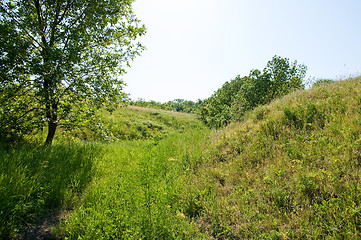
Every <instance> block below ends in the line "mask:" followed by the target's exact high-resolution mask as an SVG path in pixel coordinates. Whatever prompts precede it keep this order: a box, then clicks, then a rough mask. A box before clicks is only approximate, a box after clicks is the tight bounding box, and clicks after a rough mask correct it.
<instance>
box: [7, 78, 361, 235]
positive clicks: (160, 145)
mask: <svg viewBox="0 0 361 240" xmlns="http://www.w3.org/2000/svg"><path fill="white" fill-rule="evenodd" d="M360 96H361V79H360V78H356V79H350V80H346V81H341V82H335V83H327V84H323V85H322V84H321V85H319V86H317V87H315V88H312V89H309V90H305V91H298V92H294V93H292V94H290V95H288V96H286V97H284V98H282V99H278V100H275V101H274V102H272V103H271V104H270V105H267V106H260V107H258V108H256V109H255V110H254V111H251V112H248V113H247V114H246V116H245V117H244V120H243V121H242V122H239V123H233V124H231V125H229V126H228V127H227V128H224V129H221V130H217V131H212V130H210V129H207V128H204V127H203V126H202V125H201V124H200V123H199V122H198V121H197V119H196V118H195V116H193V115H177V114H172V113H168V112H162V111H159V112H158V111H156V112H153V111H149V110H144V109H143V110H142V109H123V111H124V112H116V113H113V114H112V115H104V119H103V121H104V122H105V123H107V124H108V126H111V127H112V128H114V129H115V130H114V133H112V134H113V135H112V137H113V138H114V140H112V141H103V140H102V141H100V142H98V143H90V142H86V141H83V142H79V140H77V141H69V142H66V141H65V140H66V136H61V135H59V136H58V140H56V144H55V145H54V146H53V147H52V148H44V147H33V148H19V149H14V148H6V147H3V148H1V149H0V156H1V158H2V159H1V162H0V170H1V172H0V188H1V194H0V203H1V204H0V212H1V218H0V221H1V223H0V228H1V229H0V230H1V234H2V235H1V237H3V238H16V237H19V236H20V237H21V236H22V235H21V234H22V231H24V230H27V229H29V228H30V229H31V226H34V225H35V224H36V222H37V219H41V217H44V216H46V214H47V212H48V211H50V210H54V209H57V210H58V211H57V212H58V213H59V214H58V215H57V217H58V218H59V223H58V224H57V225H56V226H53V234H55V236H57V237H60V238H64V239H111V238H113V239H361V235H360V231H361V206H360V203H361V194H360V191H361V184H360V168H361V97H360ZM119 111H121V110H119ZM126 119H132V121H131V123H128V125H127V123H126ZM150 122H151V124H150ZM146 123H147V124H146ZM139 124H143V127H146V129H145V132H148V133H149V135H148V136H146V135H144V136H143V135H139V137H131V138H129V139H128V138H124V139H123V138H122V137H120V136H121V134H120V133H116V130H117V129H118V130H119V129H123V128H124V129H126V127H125V126H128V127H129V128H130V130H129V132H131V131H132V130H131V129H133V130H134V129H138V128H137V126H139ZM158 125H159V126H162V127H155V126H158ZM154 128H157V129H158V130H159V129H160V130H159V131H158V130H155V129H154ZM139 129H142V128H139ZM112 131H113V130H112ZM119 131H120V130H119ZM122 131H128V130H122ZM122 131H120V132H122ZM129 132H128V133H126V136H131V134H130V133H129ZM88 134H89V136H90V133H88ZM137 134H140V132H138V130H137V133H135V135H134V136H137ZM116 136H117V137H116ZM123 136H125V135H123ZM93 137H94V138H96V136H95V135H93ZM116 139H123V140H116ZM88 141H89V140H88Z"/></svg>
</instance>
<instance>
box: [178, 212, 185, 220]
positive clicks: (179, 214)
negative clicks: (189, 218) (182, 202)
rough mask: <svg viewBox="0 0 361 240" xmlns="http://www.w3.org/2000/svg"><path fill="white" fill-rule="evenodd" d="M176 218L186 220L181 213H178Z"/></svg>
mask: <svg viewBox="0 0 361 240" xmlns="http://www.w3.org/2000/svg"><path fill="white" fill-rule="evenodd" d="M177 217H179V218H183V219H184V218H186V216H185V215H184V214H183V213H178V214H177Z"/></svg>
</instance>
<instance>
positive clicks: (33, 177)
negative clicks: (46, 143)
mask: <svg viewBox="0 0 361 240" xmlns="http://www.w3.org/2000/svg"><path fill="white" fill-rule="evenodd" d="M99 152H100V147H99V146H96V145H93V144H75V145H56V146H52V147H36V148H31V147H23V148H17V149H10V148H7V147H2V146H1V145H0V159H1V160H0V238H1V239H17V238H19V237H21V236H22V235H23V234H24V232H28V231H33V230H34V229H35V228H37V227H38V226H37V224H39V221H41V220H43V219H45V218H47V219H49V217H50V216H51V215H54V214H57V213H59V210H60V209H71V208H72V207H74V206H75V205H76V204H77V202H78V201H79V200H80V195H81V193H82V191H83V190H84V189H85V188H86V186H87V185H88V184H89V183H90V181H91V180H92V178H93V172H94V171H93V165H94V160H95V158H96V156H98V155H99Z"/></svg>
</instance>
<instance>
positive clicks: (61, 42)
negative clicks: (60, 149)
mask: <svg viewBox="0 0 361 240" xmlns="http://www.w3.org/2000/svg"><path fill="white" fill-rule="evenodd" d="M132 2H133V1H92V2H89V1H83V0H77V1H71V0H68V1H53V0H47V1H39V0H36V1H22V0H15V1H12V0H11V1H3V2H1V5H0V26H1V30H2V31H1V43H2V44H1V51H2V52H1V56H0V60H1V62H0V64H1V68H2V69H1V70H3V72H2V74H1V91H4V92H5V94H7V95H11V94H13V92H14V91H13V90H14V89H15V91H16V94H17V95H19V96H18V97H15V98H14V97H11V98H7V100H8V101H7V102H5V103H4V102H2V103H1V104H2V105H1V109H2V110H4V111H5V110H8V109H10V110H13V111H14V112H17V113H16V114H15V115H17V116H19V115H20V117H21V120H19V121H20V122H9V125H7V126H5V127H4V128H7V129H8V128H10V129H11V130H9V131H13V132H18V129H19V127H18V126H17V124H18V123H19V124H21V125H24V124H25V123H26V122H29V119H32V120H34V121H36V122H39V123H42V124H47V126H48V127H47V130H48V135H47V139H46V143H47V144H51V143H52V140H53V137H54V134H55V132H56V129H57V127H58V126H60V125H61V124H65V125H67V126H69V125H73V126H74V125H78V124H81V122H82V121H83V120H84V117H89V116H92V114H93V113H94V110H95V109H97V108H100V107H103V108H106V109H107V110H109V111H112V110H114V109H115V108H116V107H117V106H118V105H119V103H120V102H121V101H123V100H124V99H125V95H124V93H122V92H121V90H122V86H123V84H124V83H123V81H122V80H121V79H120V78H119V76H120V75H121V74H122V73H124V65H125V64H129V61H130V60H132V59H133V58H134V57H135V56H136V55H138V54H139V52H140V51H141V50H142V49H143V47H142V46H141V45H140V44H139V43H134V40H135V39H136V38H137V37H138V36H140V35H142V34H144V32H145V27H144V26H139V21H138V20H137V19H136V17H135V16H134V13H133V11H132V7H131V6H132ZM8 33H10V34H9V35H8V36H7V35H6V34H8ZM19 88H20V90H18V89H19ZM17 99H20V102H19V103H21V105H20V106H19V104H18V102H17ZM3 104H4V105H3ZM4 111H2V112H1V113H0V114H1V115H3V114H4V113H3V112H4ZM21 114H24V116H22V115H21ZM8 118H9V116H8V115H6V114H5V116H1V117H0V119H8ZM1 121H2V120H1ZM25 125H26V124H25ZM20 134H21V133H20Z"/></svg>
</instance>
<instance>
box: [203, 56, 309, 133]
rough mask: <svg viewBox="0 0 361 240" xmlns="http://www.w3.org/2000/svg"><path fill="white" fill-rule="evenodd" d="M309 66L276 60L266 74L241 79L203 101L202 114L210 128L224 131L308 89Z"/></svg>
mask: <svg viewBox="0 0 361 240" xmlns="http://www.w3.org/2000/svg"><path fill="white" fill-rule="evenodd" d="M306 70H307V68H306V66H304V65H302V64H297V61H295V62H292V63H290V62H289V59H288V58H281V57H279V56H274V57H273V58H272V60H271V61H269V62H268V63H267V66H266V68H265V69H263V71H262V72H261V71H260V70H257V69H255V70H252V71H251V72H250V74H249V76H245V77H243V78H241V77H240V76H237V77H236V78H235V79H233V80H231V81H230V82H226V83H225V84H224V85H223V86H222V88H220V89H218V90H217V91H216V92H215V93H214V94H213V95H212V96H211V97H210V98H208V99H207V100H205V101H203V103H202V106H201V108H200V109H199V112H198V114H199V115H200V118H201V119H202V120H203V122H205V123H206V124H207V125H208V126H211V127H221V126H224V125H226V124H228V123H229V122H230V121H231V120H239V119H240V118H241V117H242V116H243V114H244V113H245V112H246V111H248V110H251V109H253V108H255V107H257V106H259V105H262V104H267V103H269V102H270V101H272V100H273V99H275V98H278V97H281V96H284V95H286V94H288V93H289V92H291V91H293V90H295V89H302V88H304V84H303V79H304V77H305V76H306Z"/></svg>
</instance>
